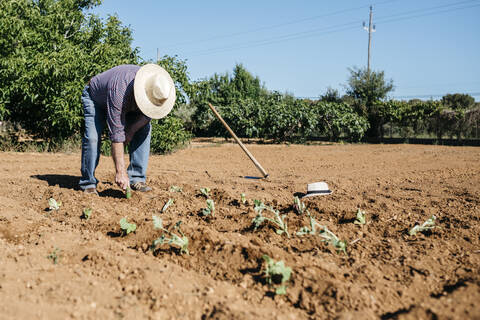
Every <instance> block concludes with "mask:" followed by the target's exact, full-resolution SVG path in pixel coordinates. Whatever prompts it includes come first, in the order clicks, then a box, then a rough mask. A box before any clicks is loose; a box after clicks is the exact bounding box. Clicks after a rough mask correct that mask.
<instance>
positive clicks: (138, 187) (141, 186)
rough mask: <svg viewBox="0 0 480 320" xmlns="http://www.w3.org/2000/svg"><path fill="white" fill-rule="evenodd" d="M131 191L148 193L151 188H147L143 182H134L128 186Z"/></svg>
mask: <svg viewBox="0 0 480 320" xmlns="http://www.w3.org/2000/svg"><path fill="white" fill-rule="evenodd" d="M130 187H131V188H132V190H135V191H139V192H148V191H152V188H150V187H149V186H147V184H146V183H145V182H136V183H134V184H132V185H131V186H130Z"/></svg>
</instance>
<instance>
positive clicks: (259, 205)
mask: <svg viewBox="0 0 480 320" xmlns="http://www.w3.org/2000/svg"><path fill="white" fill-rule="evenodd" d="M254 203H255V208H254V210H255V212H257V216H256V217H255V218H253V220H252V224H253V226H254V229H253V230H254V231H256V230H257V229H258V228H259V227H260V226H261V225H262V224H263V223H264V222H265V221H266V222H270V223H272V224H273V225H274V226H275V228H276V229H277V230H276V232H277V234H280V235H281V234H286V235H287V237H288V238H290V234H289V233H288V227H287V222H286V221H285V216H286V215H280V212H279V211H278V210H275V209H273V208H272V207H269V206H266V205H265V204H264V203H263V202H262V201H260V200H254ZM265 209H267V210H268V211H271V212H273V214H274V217H273V218H269V217H266V216H264V215H262V212H263V210H265Z"/></svg>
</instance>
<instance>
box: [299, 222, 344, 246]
mask: <svg viewBox="0 0 480 320" xmlns="http://www.w3.org/2000/svg"><path fill="white" fill-rule="evenodd" d="M309 217H310V228H309V227H307V226H304V227H302V228H300V231H298V232H297V236H304V235H318V236H320V237H322V238H323V239H322V241H324V242H326V243H331V244H332V245H333V246H334V247H335V249H337V253H338V252H340V251H341V252H343V253H345V254H347V251H346V249H347V242H346V241H344V240H340V239H338V237H337V236H336V235H335V234H334V233H333V232H332V231H330V230H328V228H327V227H326V226H323V225H321V224H319V223H318V222H317V221H315V219H314V218H313V217H312V216H310V215H309ZM317 227H318V229H317Z"/></svg>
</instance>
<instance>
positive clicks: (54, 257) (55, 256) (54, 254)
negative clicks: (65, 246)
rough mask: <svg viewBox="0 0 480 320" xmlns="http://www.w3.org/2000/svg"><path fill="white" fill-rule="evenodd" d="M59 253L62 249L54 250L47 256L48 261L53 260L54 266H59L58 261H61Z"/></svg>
mask: <svg viewBox="0 0 480 320" xmlns="http://www.w3.org/2000/svg"><path fill="white" fill-rule="evenodd" d="M59 253H60V249H58V248H55V250H53V251H52V253H50V254H49V255H48V256H47V259H52V262H53V264H57V263H58V260H59V259H60V255H59Z"/></svg>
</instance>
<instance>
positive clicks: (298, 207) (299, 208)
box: [293, 197, 306, 214]
mask: <svg viewBox="0 0 480 320" xmlns="http://www.w3.org/2000/svg"><path fill="white" fill-rule="evenodd" d="M293 208H294V209H295V212H297V213H298V214H304V213H305V210H306V206H305V203H303V202H302V201H301V200H300V199H299V198H298V197H294V198H293Z"/></svg>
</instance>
